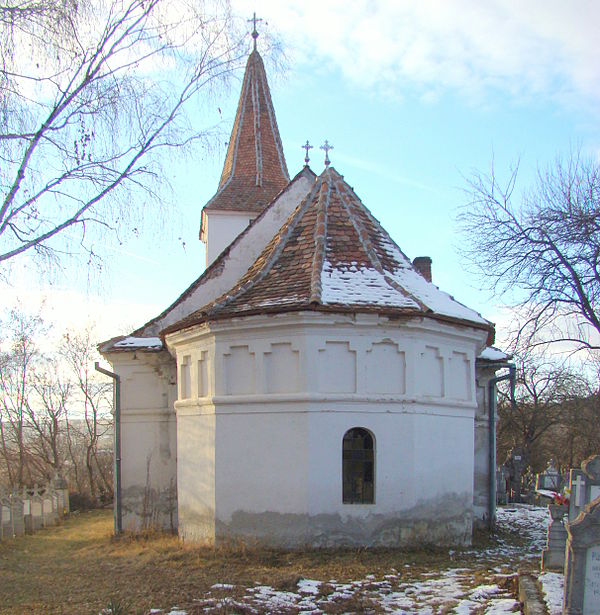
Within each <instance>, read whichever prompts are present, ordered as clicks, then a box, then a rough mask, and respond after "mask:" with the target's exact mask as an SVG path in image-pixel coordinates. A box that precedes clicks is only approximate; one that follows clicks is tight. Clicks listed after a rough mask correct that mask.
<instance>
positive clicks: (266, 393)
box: [167, 313, 485, 546]
mask: <svg viewBox="0 0 600 615" xmlns="http://www.w3.org/2000/svg"><path fill="white" fill-rule="evenodd" d="M167 341H168V344H169V345H170V347H171V348H174V349H176V352H177V355H178V357H179V361H180V362H182V361H184V360H185V357H191V363H190V364H191V365H192V366H193V365H195V364H196V357H197V356H198V353H204V355H205V356H206V357H207V361H208V362H207V365H208V369H209V371H210V373H211V374H212V376H211V377H209V380H210V381H211V387H212V388H211V394H210V396H208V397H206V398H198V399H197V400H193V399H191V400H186V401H179V402H177V404H176V408H177V411H178V417H179V413H180V411H182V409H185V411H186V412H189V411H190V410H189V408H190V407H192V405H194V404H196V406H197V408H198V409H199V410H198V412H208V413H212V412H214V414H215V438H214V451H215V452H214V459H215V461H214V463H215V466H214V468H215V469H214V472H215V486H214V498H215V500H214V501H215V511H214V518H215V521H214V523H215V526H214V532H215V539H216V540H222V539H227V537H228V536H230V537H231V536H240V535H242V536H251V537H254V538H255V539H260V540H265V541H270V542H274V543H275V544H280V545H286V546H291V545H298V544H304V543H311V544H323V545H324V544H367V543H369V544H414V543H416V542H420V541H428V542H438V543H460V544H463V543H465V542H468V541H469V540H470V535H471V524H472V513H473V476H474V466H473V446H474V439H475V435H474V416H475V410H476V402H475V399H474V394H473V392H474V390H475V370H474V365H475V356H476V355H477V354H478V353H479V351H480V350H481V347H482V346H483V344H484V342H485V333H483V332H481V331H478V330H469V329H465V328H458V327H453V326H452V325H446V324H442V323H438V322H435V321H422V320H413V321H406V322H402V323H394V322H389V321H388V320H387V319H385V318H380V317H378V316H373V315H369V316H366V315H356V316H350V315H348V316H340V315H336V316H334V315H324V314H315V313H307V314H302V315H291V314H287V315H277V316H272V317H267V316H264V317H253V318H247V319H236V320H234V321H229V322H228V323H227V324H225V323H223V324H220V323H213V324H211V325H203V326H200V327H195V328H193V329H192V330H189V331H180V332H178V333H175V334H172V335H170V336H168V340H167ZM231 361H235V362H234V363H230V362H231ZM274 361H275V362H276V363H274ZM275 364H276V367H274V365H275ZM228 365H229V367H228ZM432 366H433V367H432ZM428 370H429V371H428ZM236 375H239V382H237V383H236V382H232V380H235V378H236ZM195 377H196V376H195V375H194V369H192V375H191V389H192V390H197V386H196V385H195V384H194V378H195ZM184 420H187V417H186V418H185V419H184ZM353 427H363V428H366V429H368V430H370V431H371V432H372V433H373V435H374V436H375V440H376V498H375V503H374V504H370V505H366V504H365V505H348V504H343V502H342V473H341V468H342V449H341V445H342V438H343V436H344V433H346V431H347V430H348V429H351V428H353ZM179 434H180V438H181V440H180V450H188V448H189V450H190V451H193V450H194V448H193V447H194V446H195V442H196V440H197V438H196V436H194V435H193V434H194V430H193V429H188V428H186V427H182V428H181V429H180V431H179ZM186 441H187V443H184V442H186ZM182 447H183V448H182ZM207 447H208V448H210V447H209V446H208V445H207ZM179 463H180V464H185V463H187V461H186V457H185V456H183V457H182V455H181V454H180V457H179ZM194 463H195V462H194ZM190 467H192V468H194V469H193V470H186V472H189V473H190V476H193V475H194V474H198V473H199V472H200V468H199V467H198V466H194V465H193V463H192V464H191V465H190ZM182 480H183V479H182V473H181V471H180V483H179V489H180V496H179V497H180V502H183V501H187V499H188V498H189V501H192V498H193V497H196V495H195V494H196V492H197V488H196V487H194V486H192V483H189V486H188V483H186V482H181V481H182ZM187 490H189V491H190V492H192V493H191V494H186V493H183V491H187ZM209 492H210V489H209ZM203 497H204V496H203ZM207 497H212V496H210V493H209V495H208V496H207ZM206 508H207V509H208V508H209V507H206ZM182 514H185V513H182ZM209 526H210V523H208V525H206V527H209ZM210 527H212V526H210ZM211 531H212V529H210V530H209V531H207V532H205V533H202V532H200V533H199V534H198V535H201V536H206V535H208V534H210V532H211Z"/></svg>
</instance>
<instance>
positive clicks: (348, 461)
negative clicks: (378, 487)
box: [342, 427, 375, 504]
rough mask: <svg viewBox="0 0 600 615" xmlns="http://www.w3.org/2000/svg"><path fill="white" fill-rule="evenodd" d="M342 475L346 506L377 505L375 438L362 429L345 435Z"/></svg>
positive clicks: (352, 430) (354, 429) (350, 430)
mask: <svg viewBox="0 0 600 615" xmlns="http://www.w3.org/2000/svg"><path fill="white" fill-rule="evenodd" d="M342 475H343V502H344V504H374V503H375V447H374V443H373V436H372V435H371V434H370V433H369V432H368V431H367V430H366V429H363V428H362V427H354V428H353V429H349V430H348V431H347V432H346V433H345V434H344V440H343V445H342Z"/></svg>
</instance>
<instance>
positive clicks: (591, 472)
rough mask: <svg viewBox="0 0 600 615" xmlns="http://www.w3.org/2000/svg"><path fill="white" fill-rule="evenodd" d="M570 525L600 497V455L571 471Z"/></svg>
mask: <svg viewBox="0 0 600 615" xmlns="http://www.w3.org/2000/svg"><path fill="white" fill-rule="evenodd" d="M569 486H570V490H571V491H570V493H571V497H570V500H569V523H570V522H572V521H575V519H576V518H577V516H578V515H579V513H580V512H581V511H582V510H583V509H584V508H585V507H586V506H587V504H589V503H590V502H593V501H594V500H595V499H596V498H598V497H600V455H594V456H593V457H590V458H589V459H586V460H585V461H584V462H583V463H582V464H581V470H577V469H573V470H571V478H570V485H569ZM599 612H600V611H599Z"/></svg>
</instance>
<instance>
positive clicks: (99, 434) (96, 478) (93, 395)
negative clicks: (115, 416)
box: [60, 329, 112, 502]
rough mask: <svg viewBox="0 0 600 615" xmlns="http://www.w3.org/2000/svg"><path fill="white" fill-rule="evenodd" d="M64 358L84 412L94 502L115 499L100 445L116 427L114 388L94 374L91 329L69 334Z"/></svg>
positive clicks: (87, 464)
mask: <svg viewBox="0 0 600 615" xmlns="http://www.w3.org/2000/svg"><path fill="white" fill-rule="evenodd" d="M60 356H61V357H62V358H63V359H64V360H65V362H66V364H67V365H68V366H69V369H70V372H71V376H72V378H73V382H74V386H75V387H77V389H78V392H79V405H80V407H81V412H82V429H81V430H80V436H81V438H82V441H83V447H84V451H85V453H84V454H85V470H86V473H87V478H88V484H89V489H90V495H91V499H92V501H93V502H97V501H98V499H99V496H100V495H101V494H102V495H104V496H106V497H108V498H110V497H112V475H111V473H110V469H111V466H110V465H108V466H107V464H106V463H104V461H103V459H101V458H100V455H101V451H100V450H99V446H100V443H101V442H102V440H103V438H104V437H105V436H106V434H107V433H110V431H111V427H112V421H111V416H110V410H111V398H110V393H111V390H112V389H111V385H110V384H109V383H106V382H104V381H103V380H102V379H100V378H98V376H97V374H96V372H95V371H94V367H93V366H94V360H95V359H97V351H96V348H95V346H94V344H93V343H92V340H91V332H90V330H89V329H88V330H87V331H85V332H83V333H81V334H79V335H71V334H66V335H65V336H64V340H63V344H62V346H61V349H60ZM70 429H71V430H73V429H74V421H71V425H70ZM111 460H112V455H111ZM99 490H100V493H99Z"/></svg>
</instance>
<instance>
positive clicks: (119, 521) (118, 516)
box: [94, 361, 123, 536]
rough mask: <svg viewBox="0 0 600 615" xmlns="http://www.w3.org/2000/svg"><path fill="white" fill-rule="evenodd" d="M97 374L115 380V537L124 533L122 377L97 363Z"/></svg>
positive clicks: (95, 364)
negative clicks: (122, 496)
mask: <svg viewBox="0 0 600 615" xmlns="http://www.w3.org/2000/svg"><path fill="white" fill-rule="evenodd" d="M94 368H95V370H96V371H97V372H100V373H101V374H104V375H105V376H108V377H109V378H112V379H113V408H114V413H115V536H118V535H119V534H121V533H122V532H123V511H122V499H121V377H120V376H119V375H118V374H115V373H114V372H111V371H109V370H107V369H104V368H103V367H100V363H98V361H96V362H95V363H94Z"/></svg>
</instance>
